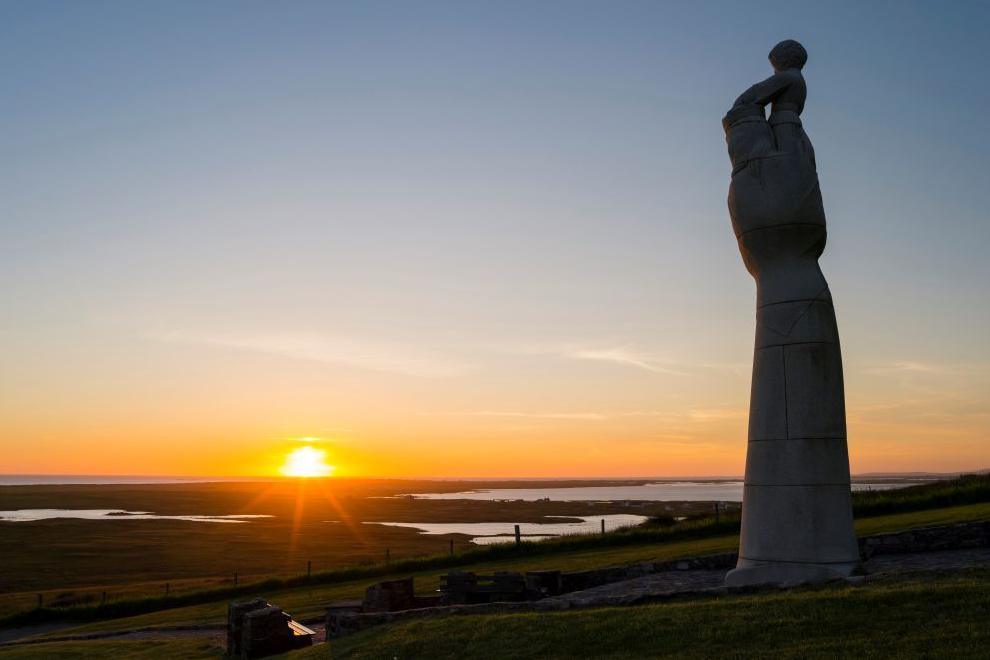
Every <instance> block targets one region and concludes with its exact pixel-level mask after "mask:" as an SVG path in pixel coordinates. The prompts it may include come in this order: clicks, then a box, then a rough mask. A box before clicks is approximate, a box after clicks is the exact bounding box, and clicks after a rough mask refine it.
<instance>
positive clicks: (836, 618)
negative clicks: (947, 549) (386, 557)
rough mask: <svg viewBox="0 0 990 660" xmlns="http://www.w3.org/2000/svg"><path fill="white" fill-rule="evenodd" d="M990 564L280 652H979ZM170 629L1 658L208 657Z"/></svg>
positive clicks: (410, 631)
mask: <svg viewBox="0 0 990 660" xmlns="http://www.w3.org/2000/svg"><path fill="white" fill-rule="evenodd" d="M988 620H990V570H986V569H982V570H975V571H968V572H965V573H960V574H956V575H951V576H944V575H943V576H933V575H929V576H925V577H919V578H915V579H911V580H907V581H878V582H868V583H865V584H863V585H859V586H845V585H843V586H825V587H819V588H806V589H799V590H792V591H787V592H775V591H771V592H761V593H752V594H746V595H730V596H722V597H718V598H697V599H691V600H683V601H675V602H668V603H661V604H656V605H641V606H635V607H621V608H601V609H594V610H579V611H572V612H558V613H541V614H536V613H525V614H499V615H474V616H458V617H448V618H440V619H433V620H419V621H411V622H407V623H401V624H396V625H392V626H388V627H382V628H376V629H370V630H367V631H364V632H362V633H359V634H356V635H353V636H350V637H345V638H343V639H341V640H337V641H334V642H331V644H329V645H320V646H316V647H313V648H311V649H307V650H304V651H297V652H294V653H291V654H287V655H285V656H279V658H280V660H312V659H315V658H333V659H334V660H370V659H376V660H377V659H382V660H384V659H386V658H387V659H389V660H392V659H410V660H412V659H415V658H430V659H431V660H441V659H444V658H466V657H470V658H478V659H479V660H484V659H486V658H491V659H493V660H496V659H497V660H502V659H503V658H514V659H515V658H518V659H521V660H522V659H526V658H534V659H535V658H541V659H542V658H615V659H619V658H645V657H649V658H668V657H669V658H765V657H770V656H772V657H774V658H783V659H787V658H794V659H797V658H801V659H804V658H810V659H816V658H820V659H822V660H824V659H831V658H840V657H850V658H851V657H855V658H922V657H923V658H953V659H961V660H964V659H968V658H985V657H986V649H987V648H988V646H987V645H988V644H990V626H988V625H986V624H987V621H988ZM220 653H221V651H220V649H219V648H218V647H217V646H215V645H211V644H209V643H204V642H203V641H197V640H188V639H175V640H169V641H167V642H163V641H160V640H159V641H153V640H146V639H144V640H107V641H93V642H52V643H47V644H37V645H32V646H25V647H13V648H6V649H0V658H2V659H3V660H14V659H21V658H25V659H26V658H37V657H58V658H77V659H79V660H84V659H86V660H88V659H89V658H105V657H114V658H125V659H135V660H136V659H139V658H140V659H145V658H164V657H182V658H190V659H195V658H213V657H218V656H219V655H220Z"/></svg>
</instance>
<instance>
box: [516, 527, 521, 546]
mask: <svg viewBox="0 0 990 660" xmlns="http://www.w3.org/2000/svg"><path fill="white" fill-rule="evenodd" d="M520 543H522V535H521V534H520V533H519V525H516V545H519V544H520Z"/></svg>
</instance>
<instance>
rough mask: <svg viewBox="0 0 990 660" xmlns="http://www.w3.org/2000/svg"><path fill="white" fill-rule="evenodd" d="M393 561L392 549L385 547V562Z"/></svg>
mask: <svg viewBox="0 0 990 660" xmlns="http://www.w3.org/2000/svg"><path fill="white" fill-rule="evenodd" d="M391 561H392V551H391V550H390V549H389V548H385V563H386V564H388V563H390V562H391Z"/></svg>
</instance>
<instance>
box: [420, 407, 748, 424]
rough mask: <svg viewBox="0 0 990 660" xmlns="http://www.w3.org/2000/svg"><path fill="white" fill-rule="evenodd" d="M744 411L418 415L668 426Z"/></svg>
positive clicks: (729, 415)
mask: <svg viewBox="0 0 990 660" xmlns="http://www.w3.org/2000/svg"><path fill="white" fill-rule="evenodd" d="M745 412H746V411H745V410H712V411H705V410H692V411H690V412H689V413H687V414H686V415H685V414H674V413H669V412H663V411H659V410H618V411H613V412H599V411H581V412H555V411H521V410H463V411H447V412H421V413H419V414H420V415H426V416H444V417H509V418H512V417H516V418H525V419H558V420H578V421H587V422H601V421H606V420H615V419H629V418H635V417H650V418H655V419H659V420H662V421H665V422H669V423H678V422H680V423H683V422H685V421H693V422H705V421H709V420H713V419H727V418H730V417H738V416H741V415H744V414H745Z"/></svg>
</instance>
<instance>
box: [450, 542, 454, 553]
mask: <svg viewBox="0 0 990 660" xmlns="http://www.w3.org/2000/svg"><path fill="white" fill-rule="evenodd" d="M450 554H451V555H453V554H454V539H450Z"/></svg>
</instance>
